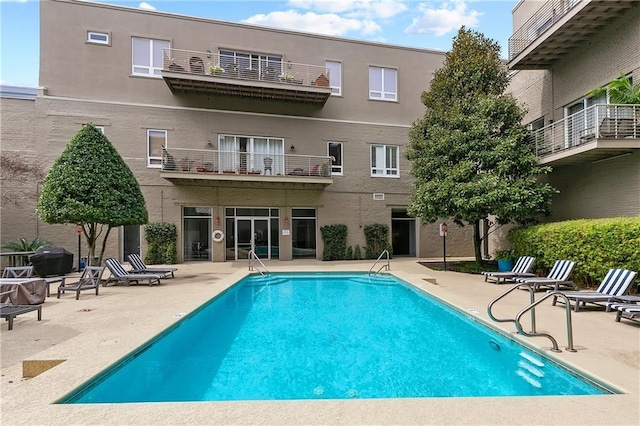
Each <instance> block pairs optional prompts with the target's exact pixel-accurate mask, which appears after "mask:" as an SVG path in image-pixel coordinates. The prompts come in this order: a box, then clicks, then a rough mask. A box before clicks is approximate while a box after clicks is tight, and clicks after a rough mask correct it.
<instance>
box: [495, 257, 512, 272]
mask: <svg viewBox="0 0 640 426" xmlns="http://www.w3.org/2000/svg"><path fill="white" fill-rule="evenodd" d="M512 269H513V260H511V259H498V270H499V271H500V272H509V271H510V270H512Z"/></svg>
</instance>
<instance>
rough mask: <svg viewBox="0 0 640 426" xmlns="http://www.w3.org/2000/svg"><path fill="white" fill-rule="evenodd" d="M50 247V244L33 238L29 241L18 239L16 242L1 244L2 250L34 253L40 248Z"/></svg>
mask: <svg viewBox="0 0 640 426" xmlns="http://www.w3.org/2000/svg"><path fill="white" fill-rule="evenodd" d="M50 245H51V243H50V242H48V241H46V240H43V239H41V238H39V237H35V238H34V239H33V240H31V241H29V240H27V239H26V238H20V239H19V240H18V241H9V242H6V243H4V244H2V248H3V249H4V250H9V251H36V250H38V249H39V248H41V247H47V246H50Z"/></svg>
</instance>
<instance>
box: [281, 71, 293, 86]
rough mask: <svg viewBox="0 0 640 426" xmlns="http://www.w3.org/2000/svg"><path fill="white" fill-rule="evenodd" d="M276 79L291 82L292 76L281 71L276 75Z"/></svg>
mask: <svg viewBox="0 0 640 426" xmlns="http://www.w3.org/2000/svg"><path fill="white" fill-rule="evenodd" d="M278 79H279V80H280V81H282V82H285V83H293V80H294V77H293V76H292V75H291V74H287V73H286V72H283V73H282V74H280V75H279V76H278Z"/></svg>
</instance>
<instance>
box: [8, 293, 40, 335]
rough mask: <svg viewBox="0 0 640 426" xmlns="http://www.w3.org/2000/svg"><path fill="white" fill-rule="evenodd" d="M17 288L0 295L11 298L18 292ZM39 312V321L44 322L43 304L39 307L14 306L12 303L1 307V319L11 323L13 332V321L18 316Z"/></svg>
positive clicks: (10, 326) (38, 305) (10, 328)
mask: <svg viewBox="0 0 640 426" xmlns="http://www.w3.org/2000/svg"><path fill="white" fill-rule="evenodd" d="M17 289H18V288H17V287H16V288H15V289H14V290H10V291H4V292H2V293H0V295H5V294H6V295H9V297H10V298H11V296H12V295H13V294H15V293H16V292H17ZM32 311H38V321H42V304H37V305H14V304H13V302H12V303H3V304H2V305H0V318H4V319H5V320H7V321H8V322H9V330H13V319H14V318H15V317H17V316H18V315H22V314H26V313H27V312H32Z"/></svg>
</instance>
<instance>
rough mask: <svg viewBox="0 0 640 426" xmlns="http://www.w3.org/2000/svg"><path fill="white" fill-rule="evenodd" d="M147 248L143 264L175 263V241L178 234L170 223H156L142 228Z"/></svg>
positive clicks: (176, 256)
mask: <svg viewBox="0 0 640 426" xmlns="http://www.w3.org/2000/svg"><path fill="white" fill-rule="evenodd" d="M144 237H145V239H146V240H147V243H148V248H147V253H146V254H145V256H144V262H145V263H148V264H150V265H158V264H174V263H177V258H178V254H177V251H176V240H177V238H178V233H177V231H176V226H175V225H174V224H172V223H166V222H156V223H150V224H148V225H146V226H145V227H144Z"/></svg>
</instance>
